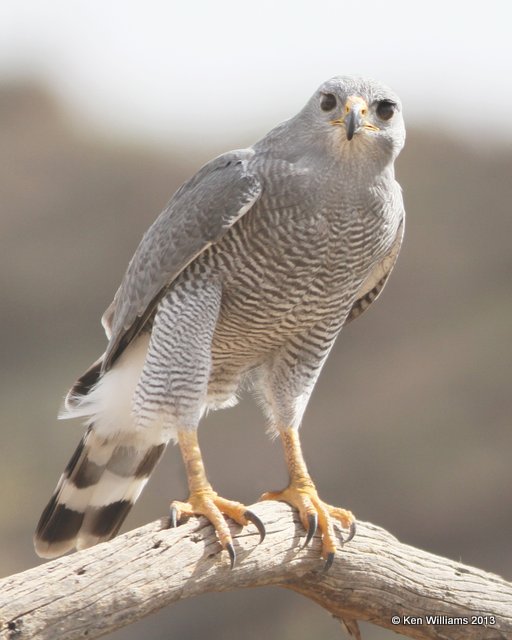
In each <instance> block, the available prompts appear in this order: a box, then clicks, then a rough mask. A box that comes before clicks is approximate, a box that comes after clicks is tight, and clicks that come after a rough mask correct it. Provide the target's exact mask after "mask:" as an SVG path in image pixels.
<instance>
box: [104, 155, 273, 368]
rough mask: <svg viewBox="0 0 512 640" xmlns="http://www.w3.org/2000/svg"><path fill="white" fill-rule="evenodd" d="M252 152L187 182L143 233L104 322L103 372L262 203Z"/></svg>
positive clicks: (225, 158)
mask: <svg viewBox="0 0 512 640" xmlns="http://www.w3.org/2000/svg"><path fill="white" fill-rule="evenodd" d="M253 155H254V151H253V150H252V149H242V150H238V151H231V152H229V153H226V154H223V155H221V156H219V157H218V158H215V159H214V160H212V161H211V162H209V163H208V164H206V165H205V166H204V167H202V169H200V170H199V171H198V173H196V174H195V176H193V177H192V178H191V179H190V180H189V181H187V182H185V183H184V184H183V186H182V187H180V189H178V191H177V192H176V193H175V195H174V196H173V198H172V199H171V201H170V202H169V204H168V206H167V207H166V209H165V210H164V211H163V212H162V213H161V214H160V216H159V217H158V218H157V219H156V220H155V222H154V223H153V225H152V226H151V227H150V228H149V229H148V231H147V232H146V233H145V234H144V236H143V238H142V240H141V242H140V244H139V246H138V248H137V250H136V252H135V254H134V256H133V258H132V260H131V261H130V264H129V265H128V269H127V271H126V274H125V276H124V278H123V281H122V283H121V286H120V287H119V289H118V291H117V293H116V295H115V298H114V301H113V303H112V304H111V305H110V306H109V308H108V309H107V311H106V312H105V314H104V316H103V318H102V323H103V326H104V328H105V331H106V333H107V337H108V338H109V344H108V347H107V351H106V353H105V357H104V360H103V371H106V370H108V369H109V368H110V366H111V365H112V363H113V362H114V361H115V360H116V359H117V357H118V356H119V355H120V354H121V352H122V351H123V350H124V348H125V347H126V346H127V345H128V344H129V343H130V342H131V340H133V339H134V338H135V336H136V335H137V334H138V333H139V332H140V330H141V329H142V327H143V326H144V324H145V323H146V321H147V320H148V318H149V317H150V316H151V314H152V313H153V311H154V308H155V306H156V305H157V304H158V301H159V300H160V298H161V297H162V295H163V294H164V293H165V291H166V289H167V288H168V287H169V286H170V285H171V284H172V282H173V281H174V280H175V279H176V277H177V276H178V275H179V274H180V273H181V272H182V271H183V269H185V268H186V267H187V265H189V264H190V263H191V262H192V261H193V260H194V259H195V258H196V257H197V256H198V255H199V254H201V253H202V252H203V251H205V249H207V248H208V247H209V246H210V245H211V244H214V243H215V242H218V241H219V240H220V239H221V238H222V236H223V235H224V234H225V233H226V231H227V230H228V229H229V228H230V227H232V226H233V225H234V224H235V223H236V222H237V220H239V219H240V218H241V217H242V216H243V215H244V214H245V213H247V211H249V209H251V207H252V206H253V205H254V203H255V202H256V201H257V200H258V199H259V197H260V195H261V191H262V186H261V183H260V180H259V179H258V177H257V176H256V175H255V174H254V173H253V172H251V170H250V167H249V163H250V160H251V158H252V157H253Z"/></svg>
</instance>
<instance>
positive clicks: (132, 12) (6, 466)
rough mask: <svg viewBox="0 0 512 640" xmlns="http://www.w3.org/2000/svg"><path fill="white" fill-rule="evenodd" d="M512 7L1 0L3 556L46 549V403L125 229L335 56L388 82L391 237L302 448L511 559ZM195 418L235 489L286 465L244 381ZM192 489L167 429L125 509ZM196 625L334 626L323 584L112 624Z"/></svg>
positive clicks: (256, 127) (374, 513) (288, 631)
mask: <svg viewBox="0 0 512 640" xmlns="http://www.w3.org/2000/svg"><path fill="white" fill-rule="evenodd" d="M511 7H512V5H511V4H510V3H508V2H506V1H503V2H495V1H492V0H488V1H487V2H486V3H485V8H484V9H482V5H481V3H476V2H475V3H473V2H452V3H446V2H437V1H436V0H431V1H430V2H429V3H427V4H425V5H423V6H422V8H421V9H419V5H418V4H417V3H410V2H405V1H404V0H395V2H394V3H393V4H392V5H389V4H386V3H381V2H375V1H373V0H368V1H367V2H365V3H361V4H354V3H348V2H333V1H331V0H324V1H323V2H300V1H298V0H295V1H294V2H291V1H289V0H284V1H283V2H280V3H275V2H267V1H265V0H263V1H261V0H260V2H259V3H257V4H252V5H251V4H249V3H241V2H235V1H229V0H218V1H217V2H215V3H208V2H201V1H196V2H194V3H170V2H164V1H163V0H162V1H158V0H149V1H147V0H146V1H145V2H144V3H142V2H131V1H127V0H124V1H121V0H111V1H110V2H108V3H104V2H99V0H88V1H87V2H86V1H85V0H76V1H74V2H69V0H54V1H53V2H52V3H39V2H37V1H36V0H34V1H32V2H31V1H23V0H16V1H14V0H4V2H3V3H2V5H1V8H0V75H1V83H0V159H1V170H0V183H1V185H0V199H1V211H0V229H1V233H0V245H1V250H0V281H1V294H0V295H1V303H0V318H1V328H2V330H1V332H0V345H1V346H0V348H1V353H2V357H1V362H2V366H1V368H0V376H1V384H0V396H1V397H0V413H1V415H0V420H1V432H0V433H1V435H0V441H1V448H0V487H1V489H0V494H1V504H2V506H1V512H0V542H1V544H0V574H1V575H9V574H10V573H14V572H18V571H22V570H24V569H27V568H29V567H32V566H35V565H37V564H38V563H40V562H41V561H40V560H39V559H38V558H37V557H36V556H35V554H34V552H33V549H32V540H31V538H32V532H33V529H34V526H35V524H36V522H37V520H38V518H39V515H40V512H41V510H42V508H43V506H44V505H45V504H46V501H47V499H48V498H49V496H50V494H51V492H52V491H53V489H54V486H55V483H56V481H57V478H58V476H59V474H60V473H61V471H62V470H63V468H64V466H65V464H66V463H67V461H68V458H69V456H70V455H71V453H72V451H73V449H74V447H75V445H76V443H77V441H78V439H79V437H80V436H81V433H82V431H83V429H82V427H81V426H80V425H78V424H72V423H57V420H56V413H57V411H58V408H59V405H60V402H61V399H62V398H63V395H64V394H65V392H66V390H67V388H68V387H69V385H70V384H71V383H72V382H73V380H74V378H75V377H76V376H77V375H78V374H80V373H81V372H82V370H83V369H84V368H85V367H87V366H88V365H89V364H90V362H92V361H93V360H94V359H95V358H96V357H97V356H98V354H99V353H100V352H101V351H102V350H103V348H104V345H105V339H104V336H103V332H102V329H101V327H100V325H99V318H100V316H101V314H102V312H103V310H104V309H105V308H106V307H107V305H108V304H109V303H110V301H111V299H112V296H113V294H114V292H115V290H116V288H117V286H118V284H119V281H120V279H121V277H122V275H123V272H124V270H125V268H126V266H127V263H128V260H129V258H130V257H131V255H132V252H133V251H134V249H135V247H136V245H137V243H138V241H139V239H140V237H141V235H142V233H143V232H144V231H145V229H146V228H147V227H148V226H149V224H150V223H151V222H152V221H153V219H154V218H155V217H156V215H157V214H158V213H159V211H160V210H161V209H162V208H163V206H164V205H165V203H166V202H167V200H168V199H169V198H170V196H171V195H172V193H173V192H174V190H175V189H176V188H177V187H178V186H179V185H180V183H181V182H182V181H183V180H184V179H185V178H187V177H188V176H190V175H191V174H192V173H193V172H194V171H196V170H197V169H198V168H199V166H200V165H201V164H203V163H204V162H206V161H207V160H209V159H210V158H211V157H212V156H214V155H217V154H219V153H221V152H223V151H226V150H228V149H230V148H238V147H243V146H246V145H249V144H251V143H252V142H254V141H255V140H256V139H258V138H259V137H261V136H262V135H264V134H265V133H266V132H267V131H268V129H269V128H271V127H272V126H274V125H275V124H277V123H278V122H279V121H280V120H282V119H284V118H287V117H290V116H292V115H294V114H295V113H296V112H297V111H298V110H299V109H300V108H301V107H302V106H303V104H304V103H305V102H306V100H307V99H308V98H309V96H310V95H311V94H312V93H313V91H314V90H315V89H316V87H317V86H318V85H319V84H320V83H321V82H322V81H323V80H325V79H327V78H328V77H330V76H332V75H335V74H339V73H360V74H367V75H371V76H374V77H377V78H379V79H381V80H383V81H385V82H386V83H388V84H389V85H390V86H392V87H393V88H394V89H395V90H396V91H397V92H398V93H399V95H401V97H402V99H403V102H404V111H405V116H406V122H407V125H408V139H407V144H406V148H405V150H404V152H403V153H402V155H401V156H400V158H399V161H398V166H397V176H398V179H399V181H400V183H401V184H402V186H403V189H404V198H405V202H406V208H407V213H408V218H407V228H406V238H405V243H404V247H403V250H402V253H401V256H400V259H399V261H398V264H397V267H396V269H395V272H394V274H393V276H392V278H391V280H390V282H389V284H388V286H387V288H386V291H385V293H384V294H383V296H382V298H381V299H380V300H379V302H378V304H376V305H374V306H373V307H372V309H371V310H370V311H369V312H368V313H367V314H365V315H364V317H363V318H361V319H360V320H358V321H357V322H355V323H353V324H351V325H350V326H349V327H348V328H347V329H346V330H345V331H344V332H343V334H342V336H341V338H340V339H339V341H338V342H337V344H336V347H335V349H334V351H333V352H332V355H331V357H330V358H329V360H328V363H327V365H326V367H325V369H324V371H323V373H322V376H321V378H320V381H319V383H318V386H317V389H316V392H315V393H314V394H313V399H312V401H311V403H310V406H309V409H308V411H307V414H306V417H305V422H304V427H303V431H302V437H303V445H304V450H305V454H306V457H307V460H308V462H309V465H310V469H311V472H312V475H313V477H314V478H315V479H316V481H317V485H318V487H319V490H320V492H321V495H322V496H323V498H324V499H325V500H327V501H328V502H331V503H334V504H340V505H342V506H346V507H348V508H350V509H352V510H353V511H354V512H355V513H356V515H357V516H358V517H359V519H361V520H369V521H371V522H373V523H375V524H378V525H381V526H383V527H385V528H386V529H388V530H389V531H390V532H392V533H393V534H394V535H396V536H397V537H398V538H399V539H400V540H402V541H404V542H406V543H409V544H412V545H415V546H418V547H421V548H424V549H426V550H428V551H431V552H433V553H437V554H441V555H444V556H448V557H450V558H453V559H456V560H459V561H461V562H463V563H468V564H471V565H476V566H478V567H480V568H482V569H484V570H487V571H492V572H496V573H499V574H500V575H502V576H504V577H505V578H507V579H512V555H511V553H510V540H511V539H512V505H511V500H510V485H511V480H512V468H511V465H510V451H511V445H512V432H511V428H510V427H511V425H510V422H511V416H512V394H511V390H510V380H511V372H512V371H511V370H512V367H511V363H512V340H511V339H510V326H511V323H512V296H511V275H512V253H511V250H510V246H511V238H512V216H511V205H510V202H511V198H512V181H511V176H512V118H511V115H510V114H511V113H512V82H511V79H510V78H511V70H510V65H511V61H512V50H511V49H512V47H511V44H510V35H509V29H510V24H511V21H512V9H511ZM418 12H419V13H418ZM201 437H202V444H203V451H204V455H205V458H206V461H207V466H208V470H209V473H210V476H211V479H212V482H213V483H214V484H215V486H216V488H217V489H218V491H219V492H221V493H222V494H224V495H226V496H227V497H233V498H235V499H239V500H242V501H245V502H247V503H248V504H250V503H251V502H253V501H254V500H255V499H256V498H257V496H258V495H259V494H260V493H261V492H263V491H265V490H268V489H273V488H280V487H281V486H283V485H284V483H285V481H286V474H285V468H284V462H283V460H282V455H281V451H280V446H279V443H271V442H270V441H269V440H268V439H267V438H266V436H265V433H264V422H263V418H262V416H261V415H260V413H259V411H258V409H257V407H256V405H255V402H254V401H253V400H252V399H251V398H250V397H244V399H243V401H242V402H241V404H240V405H239V406H238V407H236V408H234V409H231V410H226V411H222V412H218V413H216V414H213V415H210V416H208V418H207V419H206V420H205V421H204V423H203V424H202V428H201ZM247 450H249V451H250V452H251V455H249V456H247V455H243V456H239V455H238V454H239V453H240V452H241V451H247ZM185 495H186V486H185V477H184V471H183V468H182V463H181V461H180V459H179V456H178V452H177V451H176V450H175V449H174V450H170V451H169V452H168V453H167V455H166V457H165V459H164V461H163V462H162V463H161V465H160V467H159V468H158V471H157V473H156V474H155V476H154V477H153V479H152V481H151V482H150V484H149V486H148V488H147V489H146V491H145V493H144V495H143V497H142V499H141V500H140V502H139V503H138V504H137V506H136V507H135V509H134V510H133V512H132V514H131V515H130V516H129V518H128V520H127V522H126V524H125V527H124V530H127V529H131V528H133V527H136V526H138V525H141V524H143V523H146V522H148V521H150V520H154V519H156V518H158V517H160V516H161V515H163V514H164V513H165V512H166V510H167V505H168V502H169V500H170V499H172V498H182V497H184V496H185ZM121 587H122V585H121ZM414 613H415V612H411V614H414ZM482 613H485V612H482ZM362 628H363V631H364V636H365V638H367V639H368V640H386V639H390V638H394V637H396V635H395V634H392V633H391V632H387V631H384V630H381V629H378V628H376V627H373V626H371V625H369V624H365V625H362ZM206 633H207V634H208V637H209V638H210V640H220V639H221V638H222V639H230V638H239V637H241V636H242V637H243V638H244V640H256V639H258V640H259V639H260V638H261V637H265V638H268V640H272V639H274V638H276V639H277V638H279V639H283V640H291V639H293V640H303V639H304V640H306V639H309V638H312V637H317V638H322V639H327V640H330V639H331V638H333V639H334V638H339V637H340V629H339V626H338V623H337V622H336V621H335V620H333V619H332V618H330V617H329V616H328V615H327V614H326V613H325V612H324V611H323V610H321V609H320V608H319V607H317V606H316V605H314V604H312V603H310V602H309V601H307V600H305V599H301V598H300V596H298V595H296V594H292V593H287V592H285V591H284V590H278V589H262V590H256V591H247V592H243V591H241V592H237V593H222V594H213V595H209V596H204V597H202V598H198V599H195V600H193V601H190V602H183V603H179V604H178V605H177V606H174V607H172V608H169V609H167V610H164V611H162V612H160V613H159V614H157V615H155V616H152V617H150V618H147V619H145V620H142V621H141V622H139V623H138V624H136V625H134V626H132V627H129V628H126V629H123V630H121V631H119V632H117V633H116V634H113V635H111V636H109V638H112V639H113V640H114V639H115V640H119V639H126V640H132V639H135V638H139V637H141V636H144V638H146V640H160V639H164V638H178V637H180V638H183V639H188V638H197V637H201V635H203V634H206Z"/></svg>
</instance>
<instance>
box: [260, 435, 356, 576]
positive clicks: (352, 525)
mask: <svg viewBox="0 0 512 640" xmlns="http://www.w3.org/2000/svg"><path fill="white" fill-rule="evenodd" d="M280 435H281V440H282V441H283V446H284V454H285V458H286V464H287V466H288V472H289V474H290V484H289V485H288V487H287V488H286V489H284V490H283V491H269V492H268V493H264V494H263V495H262V496H261V498H260V500H280V501H282V502H287V503H288V504H290V505H291V506H292V507H295V508H296V509H298V511H299V514H300V519H301V522H302V524H303V526H304V529H306V532H307V535H306V541H305V543H304V546H306V545H307V544H309V542H310V541H311V539H312V538H313V536H314V535H315V533H316V530H317V528H318V529H320V532H321V534H322V557H323V558H324V559H325V571H327V570H328V569H329V568H330V566H331V565H332V563H333V560H334V555H335V553H336V536H335V534H334V526H333V521H334V520H337V521H338V522H340V523H341V525H342V526H343V527H345V528H347V529H348V536H347V537H346V538H345V539H344V540H343V538H342V544H343V543H345V542H348V541H349V540H352V538H353V537H354V534H355V532H356V522H355V518H354V516H353V515H352V513H351V512H350V511H346V510H345V509H340V508H339V507H332V506H331V505H330V504H326V503H325V502H324V501H323V500H320V498H319V497H318V492H317V490H316V487H315V485H314V483H313V481H312V480H311V477H310V475H309V473H308V470H307V468H306V463H305V462H304V457H303V456H302V450H301V447H300V441H299V435H298V432H297V429H283V430H281V434H280Z"/></svg>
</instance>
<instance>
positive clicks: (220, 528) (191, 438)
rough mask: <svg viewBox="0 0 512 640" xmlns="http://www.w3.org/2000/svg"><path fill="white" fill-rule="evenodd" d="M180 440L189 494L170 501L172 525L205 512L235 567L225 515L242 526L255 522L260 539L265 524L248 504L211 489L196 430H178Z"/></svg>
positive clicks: (233, 551) (262, 536)
mask: <svg viewBox="0 0 512 640" xmlns="http://www.w3.org/2000/svg"><path fill="white" fill-rule="evenodd" d="M178 443H179V445H180V449H181V455H182V457H183V462H184V463H185V469H186V472H187V479H188V486H189V491H190V494H189V497H188V500H187V501H186V502H179V501H178V500H174V501H173V502H172V503H171V526H172V527H175V526H177V524H178V522H179V521H180V520H182V519H183V518H186V517H188V516H192V515H203V516H206V518H208V520H209V521H210V522H211V524H212V525H213V527H214V529H215V531H216V533H217V536H218V538H219V541H220V543H221V545H222V547H223V548H224V549H226V551H227V552H228V553H229V557H230V560H231V566H232V567H233V566H234V564H235V558H236V555H235V550H234V547H233V539H232V537H231V533H230V531H229V528H228V526H227V524H226V520H225V519H224V515H226V516H228V517H229V518H231V519H232V520H234V521H235V522H237V523H238V524H239V525H241V526H245V525H247V524H249V522H252V523H253V524H254V525H255V526H256V528H257V529H258V531H259V533H260V542H262V541H263V538H264V537H265V527H264V526H263V523H262V522H261V520H260V519H259V518H258V516H257V515H256V514H254V513H253V512H252V511H249V509H247V507H246V506H245V505H243V504H241V503H240V502H234V501H232V500H226V499H225V498H221V497H220V496H219V495H218V494H217V493H216V492H215V491H214V490H213V489H212V486H211V484H210V483H209V481H208V478H207V477H206V471H205V468H204V464H203V458H202V455H201V450H200V448H199V442H198V440H197V432H196V431H189V430H187V431H178Z"/></svg>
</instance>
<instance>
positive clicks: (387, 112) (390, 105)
mask: <svg viewBox="0 0 512 640" xmlns="http://www.w3.org/2000/svg"><path fill="white" fill-rule="evenodd" d="M395 109H396V104H395V103H394V102H391V100H381V101H380V102H379V103H378V104H377V115H378V116H379V118H380V119H381V120H391V118H392V117H393V114H394V113H395Z"/></svg>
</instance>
